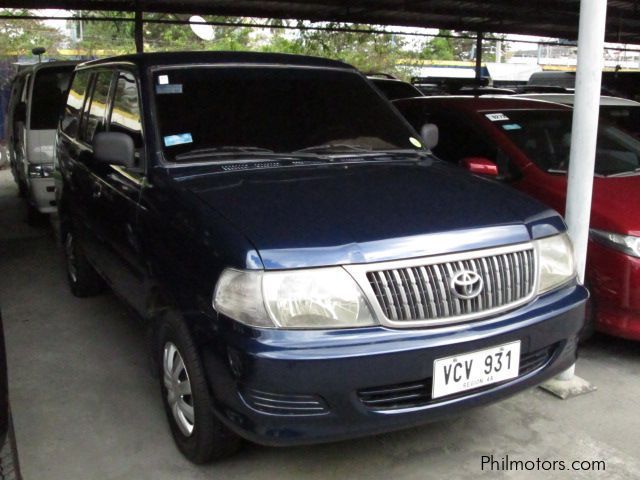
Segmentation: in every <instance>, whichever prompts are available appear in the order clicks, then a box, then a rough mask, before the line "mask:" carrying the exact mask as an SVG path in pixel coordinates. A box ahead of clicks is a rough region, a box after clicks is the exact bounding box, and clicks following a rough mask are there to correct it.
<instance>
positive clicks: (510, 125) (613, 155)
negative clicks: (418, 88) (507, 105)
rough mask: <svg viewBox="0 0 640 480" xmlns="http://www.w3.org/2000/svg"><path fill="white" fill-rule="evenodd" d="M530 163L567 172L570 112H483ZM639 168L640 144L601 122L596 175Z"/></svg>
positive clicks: (620, 172)
mask: <svg viewBox="0 0 640 480" xmlns="http://www.w3.org/2000/svg"><path fill="white" fill-rule="evenodd" d="M483 113H484V114H485V116H486V117H487V118H488V119H489V120H491V121H492V122H493V123H494V124H496V125H497V126H498V127H499V128H500V129H501V130H502V131H503V132H504V133H505V134H506V135H507V136H508V137H509V138H510V139H511V140H512V141H513V142H514V143H515V144H516V145H517V146H518V147H519V148H520V150H522V151H523V152H524V153H525V154H526V155H527V157H528V158H529V160H531V161H532V162H533V163H535V164H536V165H538V166H539V167H540V168H542V169H543V170H546V171H563V172H564V171H566V170H567V168H568V166H569V150H570V147H571V120H572V115H573V112H572V111H570V110H508V111H500V112H486V113H485V112H483ZM638 168H640V142H639V141H638V140H636V139H635V138H633V137H632V136H630V135H628V134H627V133H625V132H623V131H622V130H620V129H619V128H617V127H615V126H613V125H611V124H610V123H607V122H606V121H601V122H600V125H599V127H598V143H597V147H596V165H595V173H596V174H599V175H618V174H623V173H628V172H634V171H635V170H637V169H638Z"/></svg>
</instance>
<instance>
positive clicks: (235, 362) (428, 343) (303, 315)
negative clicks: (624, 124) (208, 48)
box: [56, 52, 588, 463]
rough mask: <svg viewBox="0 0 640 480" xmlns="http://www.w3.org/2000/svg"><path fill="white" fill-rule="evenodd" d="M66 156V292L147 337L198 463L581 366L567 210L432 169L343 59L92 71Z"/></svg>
mask: <svg viewBox="0 0 640 480" xmlns="http://www.w3.org/2000/svg"><path fill="white" fill-rule="evenodd" d="M284 67H286V68H284ZM422 131H423V135H424V137H425V138H427V139H429V142H433V141H434V140H435V137H434V135H433V134H434V133H435V131H434V129H433V126H432V125H424V126H423V128H422ZM427 146H428V145H427ZM57 158H58V160H59V168H60V171H61V176H60V179H61V183H60V185H59V187H58V188H57V190H56V191H57V194H58V195H59V209H60V218H61V222H62V226H61V232H62V240H63V246H64V251H65V255H66V263H67V274H68V275H67V276H68V280H69V284H70V287H71V290H72V292H73V293H74V294H75V295H77V296H88V295H91V294H95V293H97V292H99V291H100V288H101V287H102V284H103V283H106V284H108V285H109V286H110V287H111V288H113V290H115V291H116V293H117V294H118V295H119V296H121V297H122V298H123V299H125V300H126V301H128V302H129V303H130V304H131V305H132V306H133V308H135V309H136V310H137V311H138V312H139V314H140V316H141V317H142V318H144V319H146V320H147V322H148V324H149V331H150V334H149V338H150V344H151V345H153V347H152V349H151V350H152V356H153V358H154V359H155V362H156V364H157V366H158V371H159V377H160V384H161V392H162V398H163V402H164V405H165V409H166V412H167V418H168V421H169V424H170V427H171V431H172V433H173V437H174V439H175V441H176V444H177V446H178V448H179V449H180V451H182V453H183V454H184V455H185V456H186V457H187V458H189V459H190V460H192V461H193V462H197V463H201V462H205V461H208V460H211V459H214V458H220V457H222V456H224V455H228V454H231V453H232V452H233V451H235V450H236V449H237V448H238V444H239V438H245V439H249V440H251V441H254V442H257V443H261V444H267V445H298V444H305V443H314V442H327V441H333V440H338V439H346V438H351V437H357V436H363V435H369V434H374V433H379V432H385V431H391V430H396V429H400V428H405V427H409V426H413V425H417V424H420V423H423V422H427V421H432V420H435V419H437V418H441V417H443V416H449V415H452V414H454V413H458V412H461V411H464V410H465V409H467V408H469V407H472V406H477V405H481V404H485V403H488V402H491V401H496V400H498V399H500V398H504V397H506V396H508V395H511V394H513V393H515V392H518V391H521V390H522V389H524V388H527V387H530V386H533V385H536V384H538V383H540V382H541V381H543V380H545V379H547V378H549V377H551V376H553V375H556V374H557V373H558V372H560V371H563V370H564V369H566V368H567V367H569V366H570V365H571V364H572V363H573V362H574V361H575V358H576V352H575V347H576V338H577V335H578V333H579V332H580V330H581V328H582V326H583V322H584V305H585V302H586V299H587V296H588V293H587V291H586V289H585V288H584V287H582V286H581V285H579V284H578V283H577V281H576V274H575V269H574V265H573V256H572V253H571V248H572V247H571V243H570V241H569V239H568V237H567V235H566V233H565V225H564V223H563V221H562V219H561V218H560V216H559V215H558V214H557V213H555V212H553V211H552V210H550V209H548V208H547V207H544V206H542V205H541V204H539V203H537V202H535V201H532V200H531V199H530V198H528V197H526V196H524V195H521V194H518V193H516V192H513V191H510V190H509V189H506V188H504V187H502V186H500V185H495V184H493V183H492V182H487V181H484V180H481V179H477V178H475V177H473V176H472V175H469V174H468V173H467V172H464V171H461V170H460V169H457V168H454V167H452V166H450V165H447V164H446V163H443V162H440V161H437V160H435V159H434V158H433V157H432V156H431V155H430V154H429V152H428V151H427V150H426V149H425V148H423V146H422V145H421V142H420V140H419V139H418V134H417V133H416V132H415V131H414V130H413V129H412V128H411V127H410V126H409V125H408V124H407V123H406V122H405V121H404V120H403V119H402V117H401V116H400V115H399V114H398V113H397V112H396V110H395V109H393V108H392V107H391V105H390V104H389V102H388V101H386V100H385V99H383V98H382V96H381V95H380V94H379V93H378V92H377V91H376V90H375V89H374V88H373V87H372V86H371V84H370V83H369V81H368V80H367V79H366V78H365V76H363V75H362V74H361V73H359V72H358V71H357V70H355V69H354V68H352V67H350V66H349V65H346V64H344V63H341V62H336V61H331V60H325V59H319V58H313V57H302V56H292V55H281V54H257V53H233V52H202V53H184V52H180V53H162V54H144V55H132V56H123V57H115V58H110V59H104V60H99V61H92V62H89V63H85V64H82V65H80V66H78V67H77V69H76V72H75V74H74V77H73V81H72V85H71V88H70V91H69V99H68V103H67V107H66V109H65V114H64V117H63V119H62V121H61V123H60V128H59V131H58V143H57ZM114 348H117V346H114Z"/></svg>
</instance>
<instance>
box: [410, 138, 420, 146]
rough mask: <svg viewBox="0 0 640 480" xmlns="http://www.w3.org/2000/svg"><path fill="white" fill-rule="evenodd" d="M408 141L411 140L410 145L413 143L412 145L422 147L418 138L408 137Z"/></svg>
mask: <svg viewBox="0 0 640 480" xmlns="http://www.w3.org/2000/svg"><path fill="white" fill-rule="evenodd" d="M409 141H410V142H411V145H413V146H414V147H416V148H422V143H420V140H418V139H417V138H414V137H409Z"/></svg>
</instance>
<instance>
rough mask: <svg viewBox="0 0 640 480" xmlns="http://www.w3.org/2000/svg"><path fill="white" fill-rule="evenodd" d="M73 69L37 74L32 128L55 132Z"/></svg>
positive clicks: (66, 68) (32, 108)
mask: <svg viewBox="0 0 640 480" xmlns="http://www.w3.org/2000/svg"><path fill="white" fill-rule="evenodd" d="M72 71H73V67H63V68H46V69H42V70H41V71H39V72H38V73H37V74H36V78H35V80H34V83H33V97H32V103H31V105H32V106H31V128H32V129H33V130H55V128H56V127H57V126H58V119H59V117H60V113H61V112H62V109H63V107H64V104H65V101H66V94H67V88H68V87H69V80H70V79H71V73H72Z"/></svg>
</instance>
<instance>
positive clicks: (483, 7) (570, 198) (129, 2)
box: [2, 0, 640, 398]
mask: <svg viewBox="0 0 640 480" xmlns="http://www.w3.org/2000/svg"><path fill="white" fill-rule="evenodd" d="M2 3H3V6H4V7H8V8H12V7H13V8H21V9H25V8H27V9H45V8H57V9H65V10H114V11H128V12H135V23H136V28H135V30H136V38H135V41H136V47H137V49H138V51H142V49H143V38H142V37H143V32H142V22H143V12H166V13H189V14H196V13H197V14H201V15H207V14H208V15H224V16H238V17H264V18H283V19H301V20H311V21H324V22H349V23H362V24H373V25H395V26H408V27H430V28H440V29H451V30H466V31H472V32H476V33H477V39H476V42H477V48H476V76H477V77H479V75H480V66H481V52H482V48H481V46H482V38H483V33H505V34H508V33H511V34H521V35H533V36H541V37H551V38H560V39H566V40H569V41H574V40H578V65H577V75H576V98H575V102H574V118H573V129H572V141H571V160H570V166H569V175H568V177H569V178H568V189H567V205H566V212H567V216H566V220H567V224H568V226H569V233H570V235H571V237H572V240H573V242H574V246H575V259H576V262H577V265H578V274H579V276H580V278H581V279H584V272H585V264H586V257H587V242H588V236H589V217H590V209H589V208H585V205H590V204H591V195H592V185H593V172H594V162H595V154H596V137H597V132H598V105H599V101H600V81H601V73H602V67H603V49H604V41H610V42H615V43H622V44H640V3H639V2H638V1H637V0H537V1H535V2H514V1H513V0H348V1H347V0H178V1H174V0H153V1H151V0H4V1H3V2H2ZM559 378H560V379H561V380H566V381H565V382H561V383H564V384H565V386H563V387H558V388H557V390H560V391H567V392H570V391H571V390H572V389H573V388H574V387H576V384H575V378H577V377H574V375H573V367H572V368H570V369H569V370H568V371H567V372H565V374H564V375H562V376H560V377H559ZM576 388H577V391H580V392H582V391H585V390H584V389H583V388H582V386H581V385H577V387H576ZM563 398H565V397H563Z"/></svg>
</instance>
